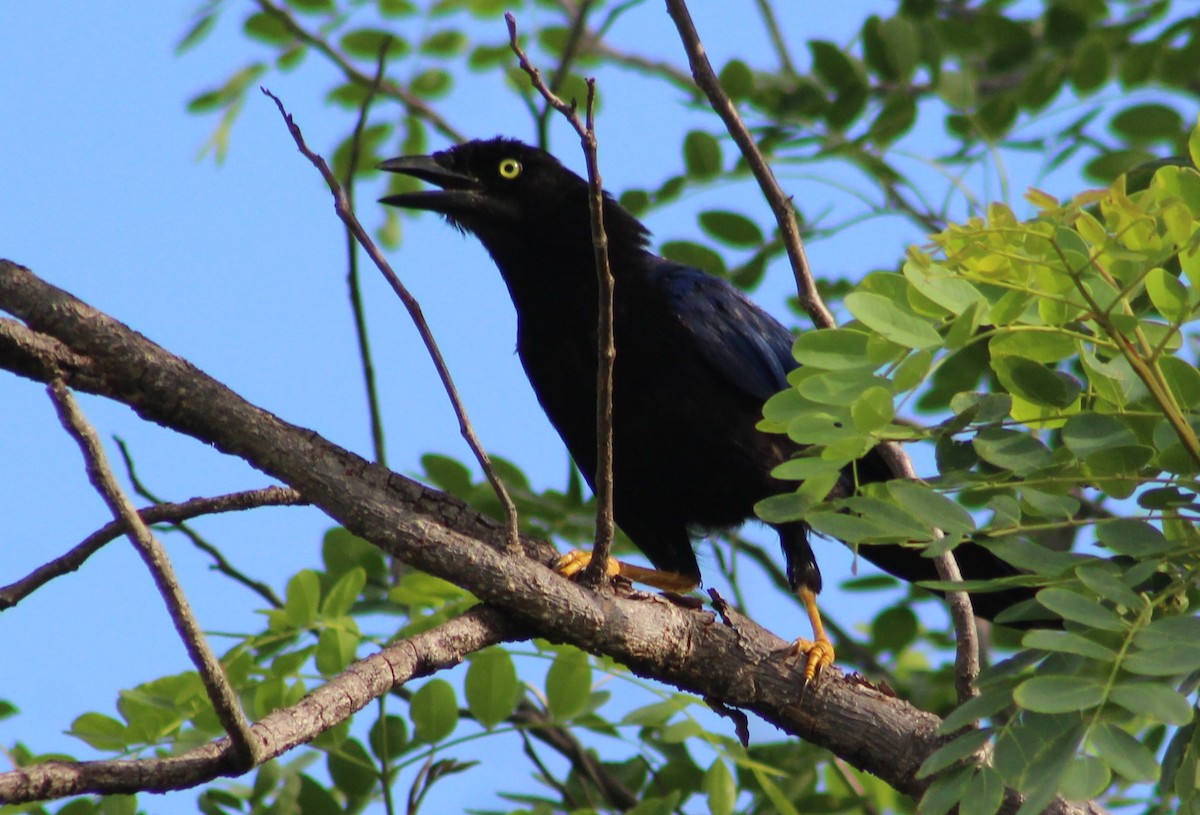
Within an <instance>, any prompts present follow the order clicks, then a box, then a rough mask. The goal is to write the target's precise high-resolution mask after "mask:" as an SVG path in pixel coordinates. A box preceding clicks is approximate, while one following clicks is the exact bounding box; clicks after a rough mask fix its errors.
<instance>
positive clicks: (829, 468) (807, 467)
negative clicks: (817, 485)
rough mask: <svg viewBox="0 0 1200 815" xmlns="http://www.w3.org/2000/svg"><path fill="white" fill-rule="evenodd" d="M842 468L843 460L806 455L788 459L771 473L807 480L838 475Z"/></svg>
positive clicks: (791, 478)
mask: <svg viewBox="0 0 1200 815" xmlns="http://www.w3.org/2000/svg"><path fill="white" fill-rule="evenodd" d="M841 469H842V464H841V462H838V461H830V460H829V459H825V458H821V457H820V456H804V457H802V458H793V459H788V460H787V461H785V462H783V463H782V464H780V465H779V466H778V467H776V468H775V469H774V470H772V471H771V475H772V476H773V477H775V478H781V479H784V480H786V481H807V480H808V479H810V478H818V477H828V476H830V475H833V476H834V477H837V475H838V473H840V472H841Z"/></svg>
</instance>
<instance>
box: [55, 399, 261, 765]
mask: <svg viewBox="0 0 1200 815" xmlns="http://www.w3.org/2000/svg"><path fill="white" fill-rule="evenodd" d="M47 391H48V392H49V394H50V399H51V401H52V402H53V403H54V408H55V410H56V411H57V412H58V418H59V420H60V421H61V422H62V425H63V427H64V428H65V429H66V431H67V432H68V433H69V434H70V435H71V437H72V438H73V439H75V441H76V443H78V445H79V449H80V451H81V452H82V453H83V459H84V463H85V465H86V468H87V474H88V479H89V480H90V481H91V482H92V485H93V486H94V487H95V488H96V491H97V492H99V493H100V496H101V497H102V498H103V499H104V502H105V503H106V504H108V507H109V509H110V510H112V513H113V517H115V518H120V519H121V520H122V521H124V522H125V524H126V525H127V526H128V528H129V531H128V535H129V539H130V540H131V541H132V542H133V545H134V547H135V548H136V549H137V551H138V554H139V555H141V556H142V560H144V561H145V562H146V566H147V567H148V568H149V569H150V574H151V576H152V577H153V578H154V583H155V585H156V586H157V587H158V591H159V593H160V594H161V595H162V597H163V600H164V601H166V604H167V609H168V611H169V612H170V615H171V622H173V623H174V624H175V630H176V631H178V632H179V636H180V639H182V640H183V645H184V647H185V648H186V649H187V652H188V656H189V657H191V659H192V663H193V664H194V665H195V666H196V670H197V671H198V672H199V673H200V680H201V681H202V682H203V683H204V689H205V691H207V692H208V698H209V700H210V701H211V702H212V704H213V709H214V710H215V711H216V714H217V718H218V719H220V721H221V725H222V726H223V727H224V728H225V732H226V733H228V734H229V739H230V742H231V743H232V745H233V751H234V755H235V757H236V761H237V764H238V766H239V767H246V768H249V767H252V766H254V764H255V763H256V762H257V757H258V753H259V751H258V749H257V747H256V742H255V740H254V736H253V734H252V733H251V732H250V722H248V721H247V720H246V716H245V714H244V713H243V712H242V708H241V704H240V703H239V701H238V698H237V694H236V693H235V692H234V690H233V687H232V686H230V684H229V679H228V677H226V676H225V669H224V668H222V667H221V661H220V660H219V659H217V656H216V654H214V653H213V652H212V649H210V648H209V647H208V642H207V641H206V640H205V638H204V632H203V631H201V630H200V625H199V623H197V622H196V618H195V617H194V616H193V615H192V610H191V608H190V607H189V605H188V601H187V597H186V596H185V595H184V593H183V590H182V589H180V587H179V581H178V580H177V579H176V578H175V570H174V569H173V568H172V567H171V561H170V559H169V558H168V557H167V553H166V550H164V549H163V547H162V544H160V543H159V542H158V540H156V539H155V537H154V536H153V535H151V534H150V530H149V529H148V528H147V527H146V525H145V524H144V523H142V519H141V518H140V517H138V514H137V512H136V511H135V510H134V508H133V504H131V503H130V502H129V499H128V498H127V497H126V496H125V494H124V493H123V492H122V491H121V487H120V485H118V484H117V479H116V478H115V477H114V476H113V474H112V470H111V469H109V466H108V462H107V460H106V457H105V455H104V448H103V447H102V446H101V445H100V439H99V438H97V436H96V431H95V430H94V429H93V428H92V426H91V424H89V423H88V420H87V419H86V418H84V416H83V412H82V411H81V410H80V409H79V405H78V404H76V402H75V397H74V396H72V395H71V391H70V390H69V389H68V388H67V386H66V384H65V383H64V382H63V381H62V379H55V380H54V381H53V382H51V383H50V385H49V387H48V388H47Z"/></svg>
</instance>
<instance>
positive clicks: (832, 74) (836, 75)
mask: <svg viewBox="0 0 1200 815" xmlns="http://www.w3.org/2000/svg"><path fill="white" fill-rule="evenodd" d="M808 49H809V51H811V52H812V58H813V71H815V72H816V74H817V76H818V77H820V78H821V79H822V80H824V81H825V82H827V83H828V84H829V85H830V87H832V88H834V89H836V90H839V91H844V90H848V89H851V88H861V87H863V86H864V85H865V84H866V77H865V76H863V71H862V67H861V66H860V65H859V64H858V63H857V62H856V61H855V60H854V59H853V58H852V57H850V56H849V55H847V54H846V52H844V51H843V50H842V49H841V48H838V47H837V46H836V45H834V44H833V43H831V42H825V41H824V40H810V41H809V43H808Z"/></svg>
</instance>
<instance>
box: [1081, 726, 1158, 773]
mask: <svg viewBox="0 0 1200 815" xmlns="http://www.w3.org/2000/svg"><path fill="white" fill-rule="evenodd" d="M1091 737H1092V738H1091V740H1092V746H1093V747H1094V748H1095V749H1096V752H1097V754H1098V756H1097V757H1098V758H1099V759H1100V760H1101V761H1103V762H1104V763H1105V764H1107V765H1108V766H1109V767H1111V768H1112V769H1113V771H1114V772H1116V773H1117V774H1118V775H1122V776H1124V777H1125V778H1127V779H1128V780H1130V781H1133V782H1135V783H1148V782H1151V781H1155V780H1156V779H1157V778H1158V774H1159V766H1158V760H1157V759H1155V757H1154V753H1152V752H1151V751H1150V749H1149V748H1147V747H1146V745H1144V744H1142V743H1141V742H1139V741H1138V740H1137V739H1135V738H1134V737H1133V736H1131V735H1129V734H1128V733H1126V732H1125V731H1124V730H1122V729H1121V728H1119V727H1117V726H1116V725H1114V724H1104V723H1101V724H1097V725H1096V726H1095V727H1094V728H1093V729H1092V733H1091Z"/></svg>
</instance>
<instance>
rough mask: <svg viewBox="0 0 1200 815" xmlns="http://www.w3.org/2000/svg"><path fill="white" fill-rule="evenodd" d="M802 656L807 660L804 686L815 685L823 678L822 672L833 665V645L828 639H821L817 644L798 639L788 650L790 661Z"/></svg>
mask: <svg viewBox="0 0 1200 815" xmlns="http://www.w3.org/2000/svg"><path fill="white" fill-rule="evenodd" d="M801 654H803V655H804V659H805V662H804V684H805V685H806V686H807V685H809V684H810V683H811V684H813V685H815V684H816V682H817V680H818V679H819V678H820V676H821V671H823V670H825V669H826V668H827V667H829V666H830V665H832V664H833V643H832V642H830V641H829V640H828V639H819V640H816V641H815V642H814V641H812V640H806V639H797V640H796V641H795V642H793V643H792V647H791V648H789V649H788V659H795V658H796V657H798V656H800V655H801Z"/></svg>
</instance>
